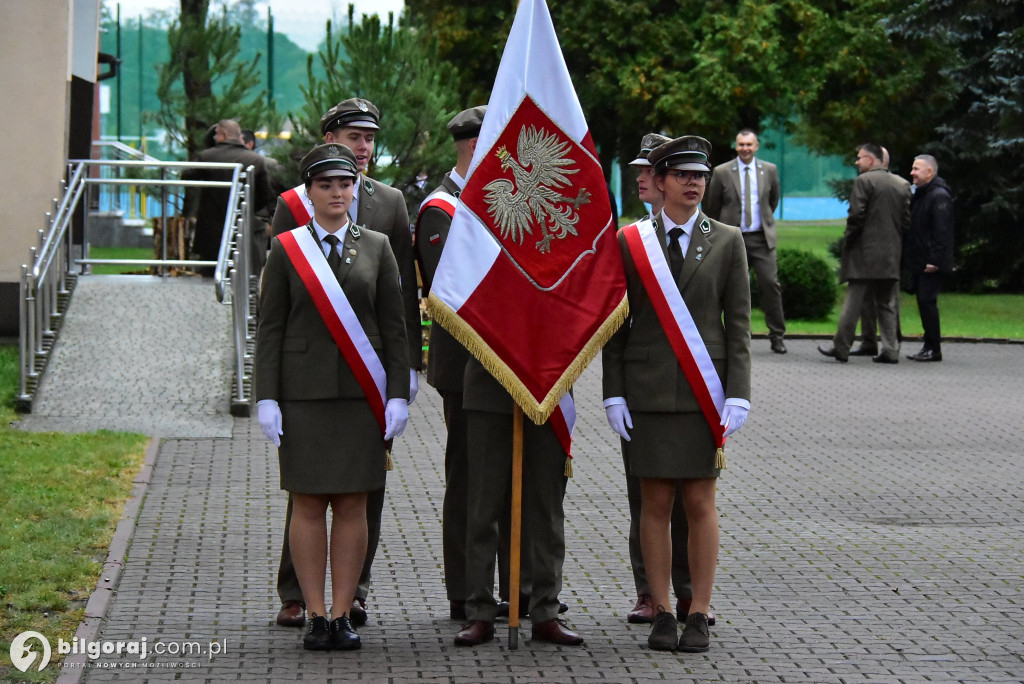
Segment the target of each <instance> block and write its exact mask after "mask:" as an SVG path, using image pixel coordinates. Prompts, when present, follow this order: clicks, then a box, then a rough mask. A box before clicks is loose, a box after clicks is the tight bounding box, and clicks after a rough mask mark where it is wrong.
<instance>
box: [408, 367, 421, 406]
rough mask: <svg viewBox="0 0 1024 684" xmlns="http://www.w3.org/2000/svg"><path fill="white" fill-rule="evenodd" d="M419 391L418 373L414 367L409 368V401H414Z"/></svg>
mask: <svg viewBox="0 0 1024 684" xmlns="http://www.w3.org/2000/svg"><path fill="white" fill-rule="evenodd" d="M419 391H420V378H419V373H417V372H416V369H415V368H410V369H409V403H410V404H411V403H412V402H414V401H416V393H417V392H419Z"/></svg>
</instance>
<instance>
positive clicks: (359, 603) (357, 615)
mask: <svg viewBox="0 0 1024 684" xmlns="http://www.w3.org/2000/svg"><path fill="white" fill-rule="evenodd" d="M348 618H349V620H351V621H352V624H353V625H354V626H356V627H362V626H363V625H365V624H366V599H361V598H357V599H353V600H352V607H351V608H349V611H348Z"/></svg>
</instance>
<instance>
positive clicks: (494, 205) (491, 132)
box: [429, 0, 628, 430]
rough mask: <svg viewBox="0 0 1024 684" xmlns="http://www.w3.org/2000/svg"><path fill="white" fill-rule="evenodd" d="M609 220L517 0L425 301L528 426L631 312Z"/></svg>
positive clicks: (582, 139) (540, 4)
mask: <svg viewBox="0 0 1024 684" xmlns="http://www.w3.org/2000/svg"><path fill="white" fill-rule="evenodd" d="M616 229H617V226H616V225H614V222H613V220H612V212H611V204H610V202H609V200H608V191H607V186H606V184H605V180H604V175H603V173H602V171H601V164H600V162H599V160H598V157H597V152H596V150H595V148H594V143H593V141H592V140H591V138H590V132H589V129H588V127H587V122H586V120H585V119H584V117H583V110H582V109H581V107H580V103H579V99H578V98H577V97H576V91H575V90H574V89H573V86H572V81H571V80H570V78H569V71H568V69H567V68H566V66H565V60H564V59H563V57H562V51H561V48H560V47H559V45H558V38H557V37H556V35H555V29H554V26H553V25H552V23H551V15H550V13H549V12H548V8H547V5H546V4H545V3H544V0H522V1H521V2H520V3H519V8H518V10H517V11H516V17H515V21H514V22H513V24H512V30H511V32H510V33H509V37H508V42H507V44H506V45H505V51H504V53H503V54H502V57H501V64H500V66H499V67H498V75H497V77H496V78H495V81H494V88H493V89H492V91H491V98H490V101H489V102H488V103H487V116H486V117H484V123H483V128H482V129H481V131H480V136H479V138H478V140H477V147H476V153H475V155H474V157H473V162H472V164H471V165H470V170H469V175H468V177H467V182H466V187H465V189H464V190H463V191H462V194H461V195H460V196H459V204H458V207H457V209H456V210H455V217H454V218H453V220H452V225H451V229H450V231H449V233H448V238H447V241H446V242H445V248H444V252H443V253H442V255H441V260H440V263H439V264H438V268H437V272H436V273H435V275H434V280H433V283H432V285H431V289H430V299H429V306H430V311H431V314H432V315H433V316H434V318H435V320H437V321H438V322H439V323H440V324H441V325H443V326H444V327H445V328H446V329H447V330H449V331H450V332H451V333H452V334H453V335H454V336H455V337H456V338H458V339H459V341H460V342H462V343H463V344H464V345H465V346H466V348H467V349H469V350H470V352H471V353H472V354H473V355H474V356H475V357H476V358H478V359H479V360H480V361H481V362H482V363H483V365H484V366H485V367H486V368H487V369H488V371H490V373H491V374H493V375H494V377H495V378H497V379H498V381H499V382H501V384H502V385H503V386H504V387H505V389H507V390H508V391H509V393H510V394H511V395H512V397H513V398H514V399H515V401H516V403H517V404H519V406H520V407H521V408H522V409H523V413H524V414H526V415H527V416H529V418H530V419H531V420H533V422H535V423H537V424H542V423H544V422H545V421H546V420H547V419H548V417H549V416H551V414H552V412H553V411H555V409H556V408H557V407H558V406H559V402H560V401H562V399H563V397H564V396H565V394H566V392H567V391H568V390H569V388H570V387H571V386H572V384H573V382H574V381H575V380H576V379H577V378H578V377H579V375H580V374H581V373H582V372H583V370H584V369H585V368H586V367H587V364H589V363H590V361H591V360H592V359H593V358H594V356H595V355H596V354H597V352H598V351H600V349H601V347H602V346H604V343H605V342H606V341H607V340H608V338H609V337H610V336H611V335H612V333H614V332H615V330H616V329H617V328H618V327H619V325H621V324H622V322H623V320H625V317H626V315H627V313H628V305H627V302H626V279H625V274H624V270H623V267H622V256H621V254H620V252H619V248H618V243H617V242H616V239H615V232H616ZM560 412H562V413H564V411H560ZM565 418H567V419H568V418H569V416H565ZM559 422H561V421H559ZM570 430H571V427H570Z"/></svg>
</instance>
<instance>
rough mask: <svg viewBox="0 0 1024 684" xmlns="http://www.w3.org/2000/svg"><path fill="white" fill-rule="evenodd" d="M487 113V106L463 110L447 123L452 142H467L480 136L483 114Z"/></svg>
mask: <svg viewBox="0 0 1024 684" xmlns="http://www.w3.org/2000/svg"><path fill="white" fill-rule="evenodd" d="M486 113H487V105H480V106H478V107H471V108H470V109H464V110H462V111H461V112H459V113H458V114H456V115H455V116H453V117H452V120H451V121H449V122H448V132H449V133H451V134H452V139H453V140H469V139H470V138H476V137H478V136H479V135H480V128H481V127H482V126H483V125H484V114H486Z"/></svg>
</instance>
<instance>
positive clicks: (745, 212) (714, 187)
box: [702, 128, 786, 354]
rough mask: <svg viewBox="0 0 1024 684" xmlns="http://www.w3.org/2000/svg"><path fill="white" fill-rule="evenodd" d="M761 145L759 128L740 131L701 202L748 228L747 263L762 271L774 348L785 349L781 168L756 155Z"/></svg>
mask: <svg viewBox="0 0 1024 684" xmlns="http://www.w3.org/2000/svg"><path fill="white" fill-rule="evenodd" d="M759 147H760V145H759V143H758V140H757V134H756V133H754V131H752V130H750V129H749V128H744V129H743V130H742V131H740V132H739V133H737V134H736V159H733V160H732V161H731V162H726V163H725V164H720V165H718V166H716V167H715V170H714V173H713V174H712V176H711V184H710V185H709V186H708V192H707V195H706V196H705V197H704V204H703V205H702V208H703V209H704V213H705V214H707V215H708V216H710V217H711V218H713V219H715V220H717V221H721V222H722V223H726V224H728V225H730V226H739V228H740V230H741V231H743V244H744V245H745V246H746V249H747V264H748V265H749V266H750V268H752V269H753V270H754V273H756V274H757V284H758V287H760V288H761V309H762V310H763V311H764V322H765V324H766V325H767V326H768V339H769V341H770V342H771V349H772V351H773V352H775V353H776V354H785V353H786V344H785V342H783V341H782V338H783V337H784V336H785V334H786V317H785V315H784V314H783V311H782V288H781V287H780V285H779V266H778V259H777V257H776V253H775V245H776V242H777V239H776V235H775V209H776V208H777V207H778V206H779V193H780V190H779V188H780V186H779V171H778V169H777V168H776V167H775V164H772V163H770V162H766V161H761V160H760V159H758V158H757V157H756V156H755V155H756V153H757V150H758V148H759Z"/></svg>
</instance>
